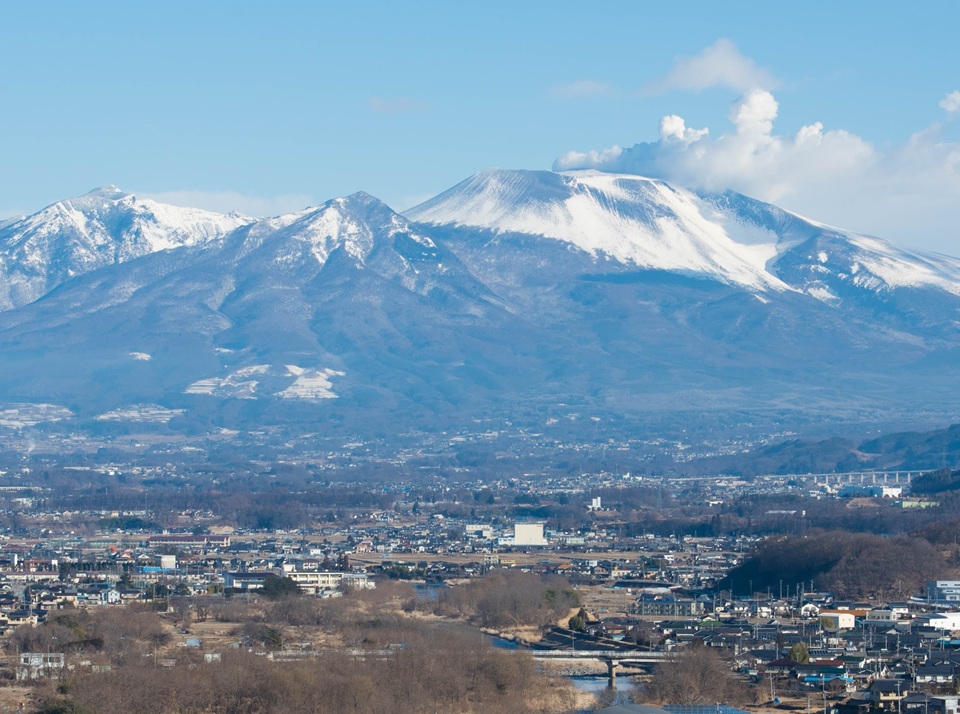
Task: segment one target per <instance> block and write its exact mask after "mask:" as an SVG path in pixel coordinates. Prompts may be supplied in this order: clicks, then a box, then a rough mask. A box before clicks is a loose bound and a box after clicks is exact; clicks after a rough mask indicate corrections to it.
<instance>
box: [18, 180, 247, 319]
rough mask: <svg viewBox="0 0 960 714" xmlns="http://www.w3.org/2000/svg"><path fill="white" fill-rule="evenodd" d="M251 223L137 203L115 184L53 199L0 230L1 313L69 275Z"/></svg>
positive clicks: (210, 237) (149, 202) (233, 217)
mask: <svg viewBox="0 0 960 714" xmlns="http://www.w3.org/2000/svg"><path fill="white" fill-rule="evenodd" d="M251 221H252V219H250V218H246V217H244V216H239V215H237V214H231V215H221V214H218V213H213V212H210V211H203V210H200V209H196V208H180V207H178V206H169V205H166V204H163V203H158V202H156V201H152V200H149V199H139V198H137V197H136V196H134V195H132V194H128V193H124V192H123V191H122V190H120V189H119V188H117V187H116V186H103V187H100V188H96V189H94V190H92V191H90V192H89V193H86V194H84V195H82V196H78V197H77V198H73V199H68V200H64V201H58V202H57V203H55V204H53V205H51V206H48V207H47V208H44V209H43V210H41V211H39V212H37V213H35V214H33V215H31V216H27V217H25V218H22V219H19V220H14V221H11V222H8V223H6V224H4V225H2V226H0V309H9V308H12V307H17V306H19V305H23V304H26V303H29V302H32V301H33V300H36V299H38V298H39V297H41V296H43V295H44V294H46V293H47V292H49V291H50V290H52V289H53V288H54V287H56V286H57V285H59V284H60V283H62V282H63V281H65V280H68V279H70V278H71V277H73V276H75V275H79V274H82V273H86V272H89V271H91V270H96V269H97V268H102V267H104V266H106V265H112V264H115V263H122V262H126V261H128V260H132V259H134V258H139V257H141V256H143V255H147V254H149V253H154V252H157V251H160V250H168V249H171V248H179V247H182V246H189V245H196V244H198V243H203V242H206V241H210V240H215V239H217V238H220V237H222V236H224V235H226V234H227V233H229V232H230V231H232V230H234V229H236V228H238V227H239V226H243V225H246V224H248V223H250V222H251Z"/></svg>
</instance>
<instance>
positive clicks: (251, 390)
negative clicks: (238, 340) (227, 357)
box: [184, 364, 344, 401]
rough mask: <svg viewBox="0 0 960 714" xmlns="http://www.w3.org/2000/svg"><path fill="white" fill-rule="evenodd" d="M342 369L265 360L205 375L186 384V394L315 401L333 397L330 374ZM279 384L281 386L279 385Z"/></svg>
mask: <svg viewBox="0 0 960 714" xmlns="http://www.w3.org/2000/svg"><path fill="white" fill-rule="evenodd" d="M342 376H344V372H338V371H337V370H333V369H313V368H307V367H300V366H297V365H293V364H288V365H285V366H284V367H283V368H282V369H281V368H276V367H273V366H271V365H269V364H257V365H251V366H248V367H242V368H241V369H238V370H235V371H233V372H231V373H230V374H227V375H226V376H224V377H209V378H207V379H201V380H198V381H196V382H194V383H193V384H191V385H189V386H188V387H187V388H186V389H185V390H184V392H185V393H186V394H203V395H207V396H211V397H220V398H230V399H258V398H260V397H262V396H274V397H280V398H281V399H300V400H305V401H319V400H321V399H336V398H337V394H335V393H334V392H333V381H332V378H333V377H342ZM279 387H282V389H279Z"/></svg>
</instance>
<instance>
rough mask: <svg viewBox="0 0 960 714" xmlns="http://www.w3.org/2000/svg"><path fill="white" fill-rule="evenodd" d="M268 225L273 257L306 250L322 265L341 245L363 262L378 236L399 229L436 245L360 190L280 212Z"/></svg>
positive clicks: (382, 237) (283, 258)
mask: <svg viewBox="0 0 960 714" xmlns="http://www.w3.org/2000/svg"><path fill="white" fill-rule="evenodd" d="M267 225H268V224H267V223H264V224H263V226H261V225H257V226H256V227H255V229H256V230H255V231H254V232H255V233H262V232H263V231H264V229H265V228H267ZM269 227H270V228H272V229H274V230H275V234H274V235H273V236H272V237H271V239H270V243H271V244H272V245H274V246H275V250H277V251H279V252H278V254H277V258H276V259H277V260H278V261H280V262H283V261H290V260H295V259H296V258H297V257H298V256H300V255H301V254H302V253H303V252H304V251H308V252H309V253H310V254H311V255H312V256H313V258H314V259H315V260H316V262H317V264H318V265H320V266H322V265H324V264H325V263H326V262H327V260H328V258H329V257H330V255H331V254H332V253H333V252H334V251H335V250H337V249H340V248H342V249H343V250H344V252H346V253H347V254H348V255H349V256H350V257H351V258H353V259H354V260H355V261H357V262H358V263H364V262H365V261H366V259H367V257H368V256H369V255H370V253H371V252H372V251H373V250H374V248H375V245H376V242H377V241H378V240H380V241H383V240H390V239H392V238H393V237H394V236H396V235H397V234H399V233H403V234H404V235H405V236H407V237H409V238H411V239H412V240H414V241H416V242H417V243H419V244H420V245H422V246H425V247H427V248H434V247H435V244H434V243H433V241H432V240H431V239H430V238H429V237H428V236H426V235H424V234H422V232H420V231H417V230H416V228H415V226H413V225H412V224H411V223H410V222H409V221H408V220H407V219H405V218H404V217H403V216H401V215H399V214H397V213H395V212H394V211H393V210H392V209H391V208H390V207H389V206H387V204H385V203H383V202H382V201H380V200H379V199H378V198H375V197H374V196H371V195H370V194H368V193H364V192H363V191H359V192H357V193H354V194H351V195H350V196H346V197H343V198H335V199H333V200H330V201H327V202H326V203H324V204H323V205H321V206H317V207H315V208H308V209H306V210H304V211H300V212H298V213H294V214H290V215H287V216H280V217H279V218H277V219H273V221H272V222H270V223H269Z"/></svg>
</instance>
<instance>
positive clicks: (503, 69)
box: [0, 1, 960, 255]
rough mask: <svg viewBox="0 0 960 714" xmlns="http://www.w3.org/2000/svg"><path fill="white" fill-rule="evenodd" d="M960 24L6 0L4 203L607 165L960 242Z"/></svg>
mask: <svg viewBox="0 0 960 714" xmlns="http://www.w3.org/2000/svg"><path fill="white" fill-rule="evenodd" d="M957 27H960V3H955V2H927V3H919V4H914V5H911V6H909V7H908V6H907V5H906V4H903V3H865V2H864V3H835V2H831V3H827V2H805V3H803V4H796V5H794V6H790V7H788V6H786V5H785V4H780V3H768V2H764V3H761V2H741V3H716V2H687V3H683V4H676V3H673V4H669V5H668V4H666V3H659V4H655V3H641V2H606V3H584V2H582V1H580V2H562V1H553V2H525V3H516V2H513V3H507V2H494V1H488V2H484V3H476V4H472V5H467V4H465V3H451V2H406V3H396V2H390V3H388V2H353V3H338V4H333V3H306V2H304V3H300V2H287V3H276V4H271V5H267V4H266V3H252V2H249V3H247V2H230V3H227V2H222V3H221V2H203V3H185V2H184V3H181V2H164V3H155V4H147V3H131V2H116V3H112V2H94V3H73V2H71V3H67V2H62V3H59V2H46V3H31V4H27V3H18V4H16V5H14V4H9V3H8V4H4V5H2V6H0V216H4V215H6V216H9V215H15V214H21V213H30V212H33V211H35V210H38V209H40V208H41V207H43V206H45V205H47V204H49V203H52V202H54V201H56V200H59V199H61V198H66V197H70V196H75V195H78V194H81V193H83V192H85V191H87V190H89V189H91V188H93V187H95V186H99V185H103V184H107V183H114V184H117V185H119V186H120V187H122V188H124V189H125V190H127V191H131V192H136V193H138V194H142V195H153V196H155V197H159V198H163V199H165V200H168V201H170V202H176V203H182V204H185V205H198V206H201V207H207V208H212V209H216V210H228V209H236V210H239V211H241V212H245V213H250V214H272V213H279V212H283V211H289V210H294V209H298V208H302V207H303V206H305V205H308V204H315V203H319V202H322V201H324V200H327V199H329V198H333V197H336V196H340V195H345V194H348V193H351V192H353V191H357V190H364V191H367V192H369V193H372V194H374V195H376V196H378V197H380V198H382V199H383V200H385V201H387V203H389V204H390V205H392V206H393V207H394V208H397V209H402V208H406V207H408V206H409V205H412V204H414V203H416V202H418V201H419V200H422V199H424V198H426V197H429V196H431V195H433V194H435V193H438V192H440V191H442V190H444V189H446V188H448V187H449V186H451V185H453V184H454V183H456V182H458V181H460V180H462V179H463V178H465V177H467V176H468V175H470V174H472V173H475V172H476V171H479V170H481V169H483V168H487V167H491V166H500V167H505V168H530V169H540V168H543V169H547V168H551V167H552V166H557V167H558V168H575V167H580V166H593V167H596V168H600V169H607V170H636V171H642V170H643V171H648V172H652V173H659V174H660V175H662V176H663V177H665V178H668V179H670V180H674V181H677V182H679V183H685V184H687V185H692V186H694V187H704V188H710V189H720V188H728V187H729V188H734V189H737V190H741V191H743V192H745V193H749V194H751V195H755V196H757V197H759V198H763V199H767V200H773V201H774V202H776V203H778V204H779V205H782V206H784V207H786V208H790V209H792V210H796V211H798V212H800V213H803V214H805V215H808V216H810V217H812V218H816V219H818V220H822V221H825V222H830V223H834V224H838V225H841V226H844V227H848V228H851V229H855V230H862V231H865V232H871V233H874V234H877V235H881V236H883V237H887V238H890V239H892V240H894V241H895V242H898V243H900V244H903V245H908V246H916V247H924V248H929V249H933V250H940V251H942V252H947V253H951V254H953V255H960V229H958V228H957V227H956V226H957V225H958V223H960V221H958V220H957V219H958V214H960V94H956V95H954V94H952V93H954V92H958V91H960V42H958V41H957V38H956V35H957ZM664 117H672V118H671V119H669V120H667V121H666V122H664V120H663V118H664ZM738 117H739V119H738ZM732 118H733V119H735V120H736V121H733V120H732ZM678 120H682V121H678ZM818 124H819V126H818ZM704 128H707V129H709V132H708V133H705V134H704V133H701V132H699V130H702V129H704ZM637 143H650V144H651V146H650V147H648V150H645V151H641V152H634V153H631V152H630V151H629V148H630V147H632V146H633V145H634V144H637ZM613 147H617V148H616V149H614V148H613ZM618 151H619V153H618ZM591 152H593V153H591ZM640 153H643V154H644V155H645V156H648V155H653V156H654V157H655V159H656V160H655V161H652V162H651V161H649V160H648V161H646V162H645V163H644V162H641V163H638V162H637V161H636V160H635V159H636V157H637V156H638V155H639V154H640Z"/></svg>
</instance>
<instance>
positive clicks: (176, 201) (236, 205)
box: [137, 191, 316, 217]
mask: <svg viewBox="0 0 960 714" xmlns="http://www.w3.org/2000/svg"><path fill="white" fill-rule="evenodd" d="M137 195H138V196H140V197H141V198H151V199H153V200H154V201H159V202H160V203H169V204H171V205H174V206H184V207H186V208H203V209H206V210H208V211H216V212H217V213H230V212H231V211H236V212H237V213H242V214H243V215H245V216H253V217H259V216H279V215H282V214H284V213H293V212H294V211H300V210H302V209H304V208H306V207H308V206H311V205H315V203H316V201H315V200H314V199H313V198H312V197H311V196H308V195H306V194H286V195H282V196H272V197H269V196H251V195H249V194H245V193H239V192H237V191H160V192H158V193H139V192H138V193H137Z"/></svg>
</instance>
